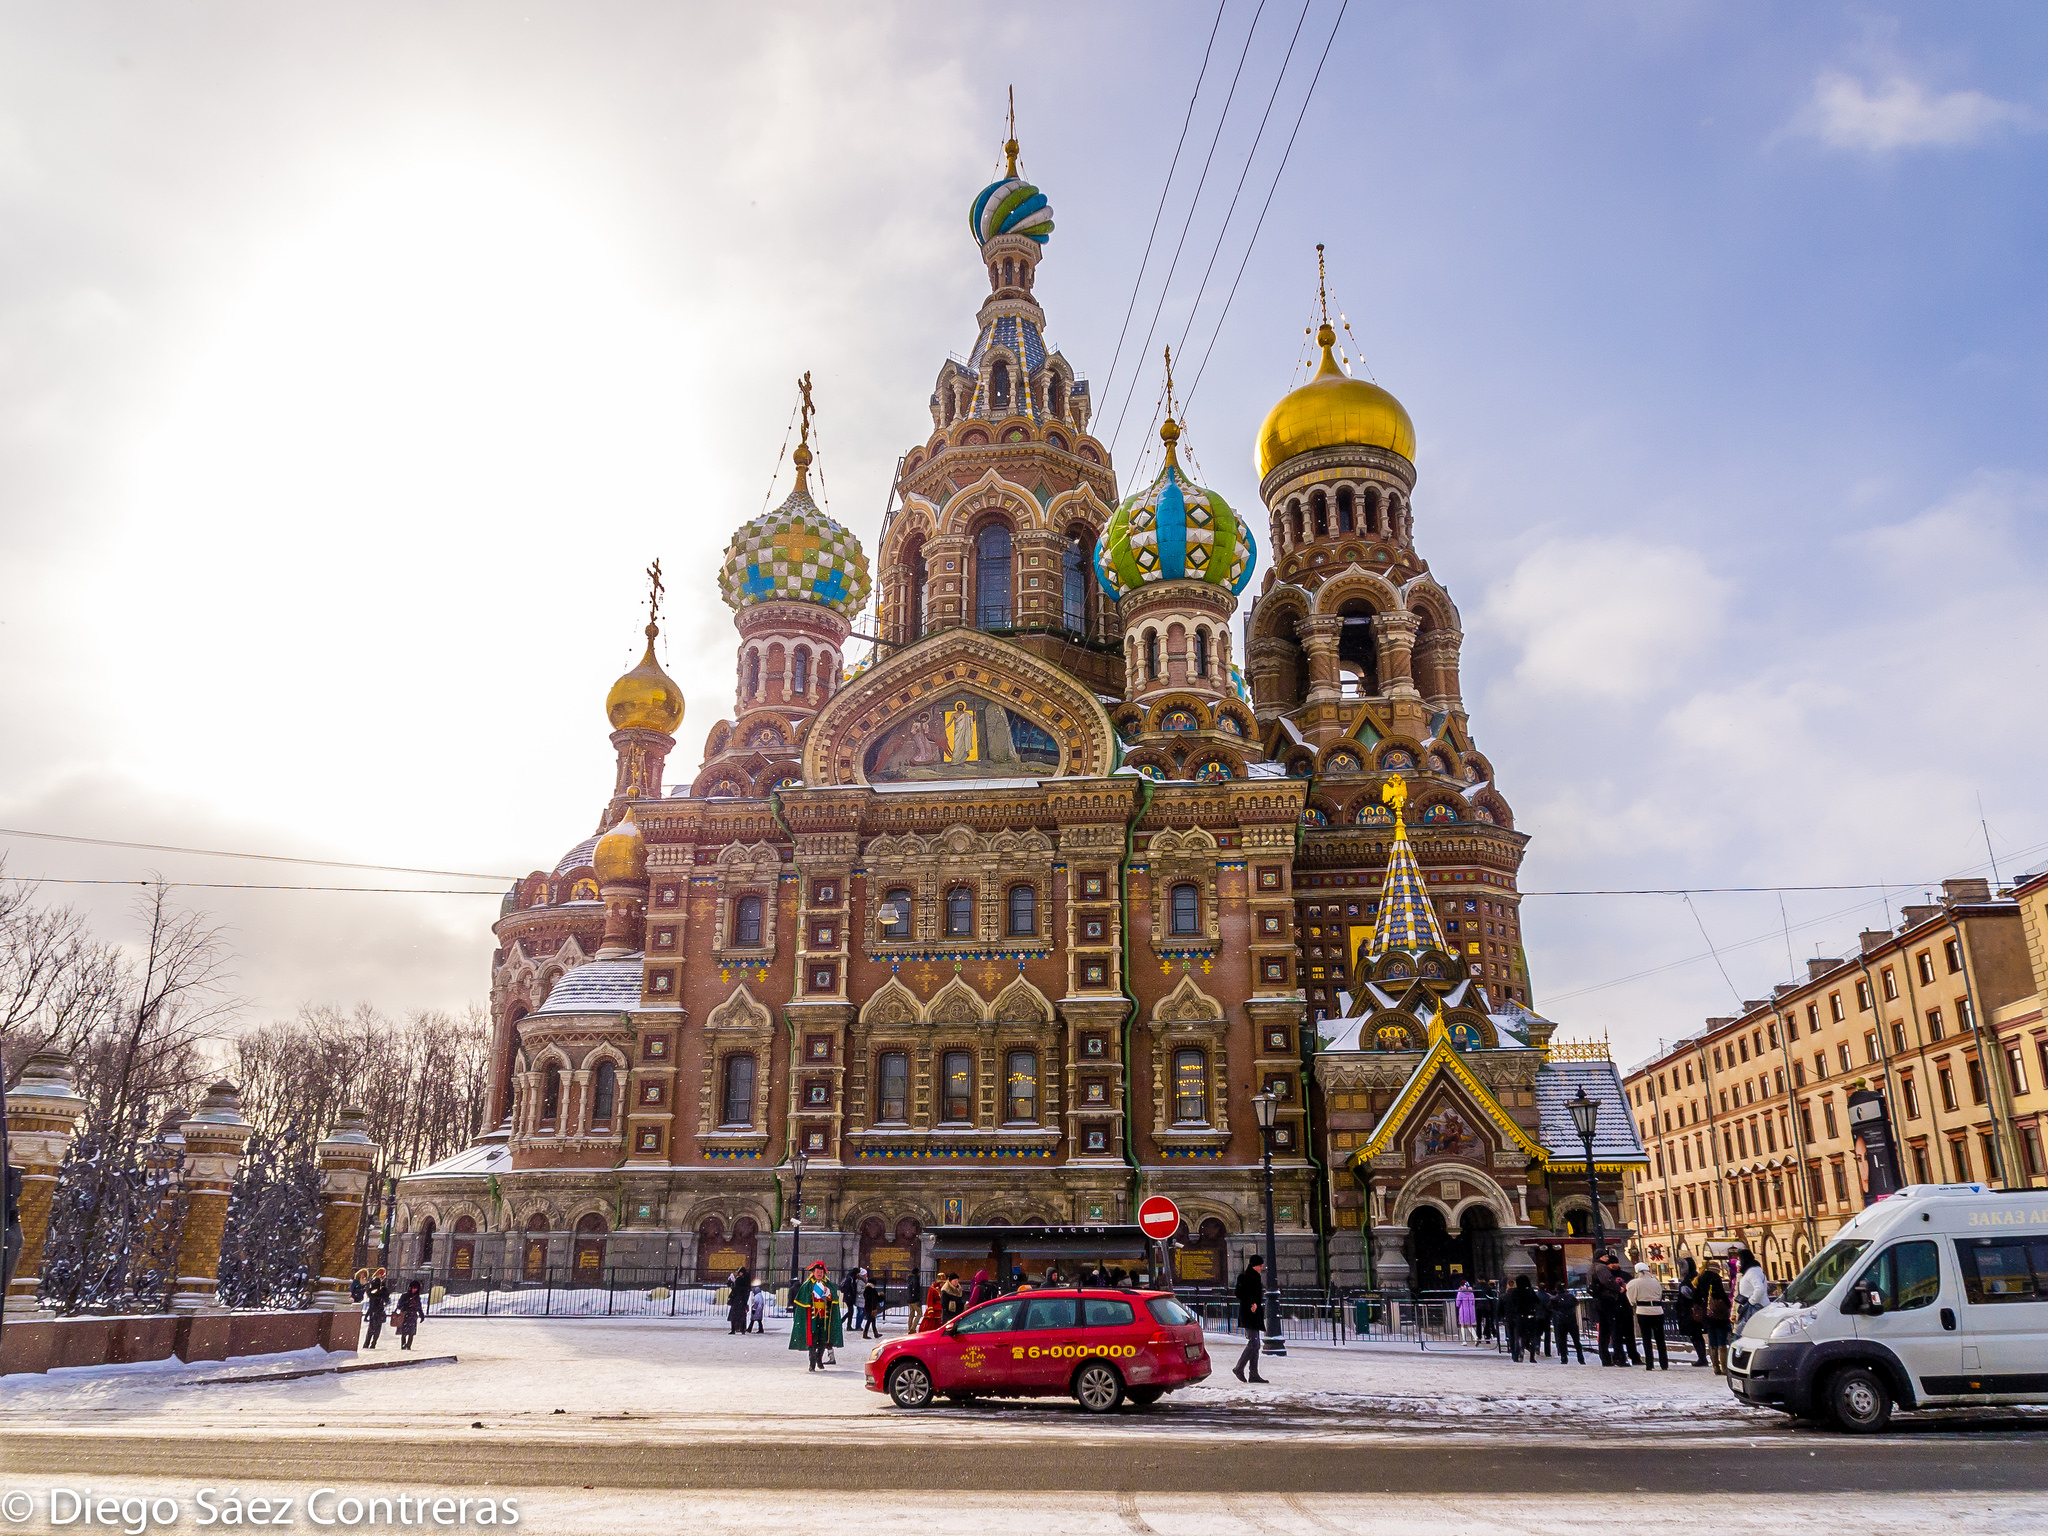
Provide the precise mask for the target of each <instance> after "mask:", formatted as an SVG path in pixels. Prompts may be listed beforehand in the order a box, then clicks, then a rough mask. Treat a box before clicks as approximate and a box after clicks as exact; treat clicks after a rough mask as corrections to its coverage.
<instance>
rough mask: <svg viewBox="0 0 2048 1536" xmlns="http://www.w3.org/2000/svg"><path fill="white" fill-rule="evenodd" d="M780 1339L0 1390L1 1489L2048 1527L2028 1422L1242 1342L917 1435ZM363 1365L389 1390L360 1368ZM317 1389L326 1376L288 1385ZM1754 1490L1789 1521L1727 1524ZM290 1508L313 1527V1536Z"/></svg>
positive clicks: (885, 1524)
mask: <svg viewBox="0 0 2048 1536" xmlns="http://www.w3.org/2000/svg"><path fill="white" fill-rule="evenodd" d="M785 1342H786V1334H775V1333H770V1334H767V1335H764V1336H752V1337H747V1338H733V1337H730V1336H729V1335H727V1334H725V1333H723V1332H721V1331H717V1330H715V1329H711V1328H705V1327H694V1326H676V1325H673V1324H664V1323H654V1322H573V1323H571V1322H563V1321H555V1322H534V1321H525V1320H518V1319H492V1320H490V1321H481V1320H466V1319H445V1318H444V1319H438V1320H435V1321H433V1322H431V1323H430V1324H429V1325H428V1326H427V1327H426V1328H424V1329H423V1330H422V1331H421V1334H420V1339H419V1346H418V1347H419V1353H418V1355H416V1356H408V1355H403V1354H400V1353H398V1352H397V1351H396V1350H394V1349H393V1348H392V1347H391V1346H390V1343H389V1341H387V1342H386V1344H385V1346H384V1347H383V1348H380V1349H379V1350H377V1351H374V1352H365V1353H364V1354H362V1355H361V1356H360V1357H358V1361H357V1362H356V1363H355V1364H354V1365H352V1366H350V1367H349V1368H348V1369H346V1370H344V1371H343V1372H341V1373H339V1374H335V1373H331V1372H326V1371H324V1369H323V1368H324V1367H326V1366H328V1365H331V1364H333V1363H335V1361H336V1359H346V1357H332V1358H330V1357H321V1356H318V1355H317V1354H311V1355H294V1356H283V1357H274V1358H272V1359H269V1360H265V1361H260V1362H248V1361H241V1362H236V1363H234V1364H232V1365H209V1366H183V1365H179V1364H177V1363H176V1362H171V1363H169V1364H166V1365H161V1366H154V1367H131V1368H111V1369H101V1370H96V1371H62V1372H55V1373H52V1374H51V1375H49V1376H43V1377H34V1376H16V1377H10V1378H7V1379H6V1380H5V1381H4V1383H0V1438H4V1444H5V1451H4V1453H0V1458H4V1470H5V1472H6V1474H7V1484H8V1487H9V1488H10V1489H18V1490H25V1491H26V1492H27V1493H28V1495H29V1496H30V1497H31V1498H32V1499H34V1500H36V1501H37V1503H36V1506H35V1507H36V1509H37V1511H38V1513H37V1514H36V1515H35V1516H34V1518H32V1519H31V1520H30V1521H29V1522H28V1523H27V1524H26V1525H23V1524H20V1523H19V1522H16V1528H19V1529H30V1530H34V1529H57V1528H59V1527H55V1526H51V1525H49V1524H48V1521H47V1510H46V1507H45V1506H46V1501H47V1498H48V1494H49V1490H50V1489H52V1488H55V1487H73V1488H78V1487H90V1488H92V1489H94V1490H96V1491H98V1492H102V1493H107V1492H111V1493H119V1494H122V1495H124V1496H149V1497H160V1498H164V1499H168V1500H170V1501H172V1503H173V1504H175V1505H177V1506H178V1509H179V1510H180V1519H181V1520H183V1519H185V1518H188V1517H189V1513H190V1509H191V1502H192V1498H193V1496H194V1494H195V1491H196V1490H199V1489H202V1488H207V1487H212V1488H215V1489H219V1488H223V1487H228V1486H232V1487H234V1488H235V1489H237V1490H238V1492H239V1495H240V1496H241V1497H243V1498H245V1499H246V1498H251V1497H257V1496H267V1497H273V1498H290V1499H296V1500H300V1501H303V1500H304V1499H305V1497H306V1496H307V1495H308V1494H309V1493H310V1492H311V1491H312V1490H313V1489H315V1488H319V1487H323V1486H324V1487H328V1488H338V1489H341V1490H343V1491H344V1492H347V1491H349V1490H354V1491H356V1492H358V1493H361V1494H363V1495H364V1496H366V1497H367V1496H369V1495H372V1494H375V1493H378V1492H383V1493H387V1494H394V1495H395V1494H396V1493H398V1492H400V1491H401V1490H403V1491H407V1492H409V1493H410V1494H411V1496H413V1497H415V1498H417V1497H419V1496H420V1495H421V1490H423V1489H425V1490H429V1491H434V1492H437V1493H438V1492H441V1491H447V1492H450V1493H456V1494H462V1495H481V1496H489V1497H491V1498H494V1499H505V1498H516V1499H517V1500H518V1503H519V1509H520V1510H521V1511H522V1514H521V1520H520V1523H521V1524H523V1525H526V1526H528V1527H530V1528H531V1529H533V1530H536V1531H541V1532H547V1533H556V1532H559V1533H563V1536H581V1533H584V1532H589V1533H592V1536H597V1533H613V1532H616V1531H618V1530H622V1529H631V1530H635V1531H647V1532H657V1531H666V1530H670V1529H675V1530H681V1529H682V1528H683V1526H682V1524H681V1523H680V1519H681V1517H680V1516H679V1514H678V1513H677V1508H678V1507H677V1505H676V1502H675V1499H674V1496H673V1493H672V1492H670V1490H675V1489H690V1490H693V1491H692V1494H691V1497H690V1500H689V1504H688V1508H689V1520H688V1524H689V1528H690V1529H692V1530H701V1529H705V1528H707V1522H708V1524H709V1527H710V1528H714V1529H715V1528H718V1526H719V1525H720V1524H721V1523H727V1521H726V1515H721V1514H718V1513H717V1511H718V1510H720V1509H722V1508H723V1507H724V1502H725V1501H726V1500H727V1499H728V1498H730V1499H733V1500H734V1502H733V1504H732V1507H731V1509H730V1510H729V1511H727V1514H728V1515H730V1517H731V1518H730V1521H729V1523H731V1524H733V1525H736V1526H739V1527H742V1528H745V1529H748V1530H750V1531H780V1530H794V1529H796V1528H797V1524H798V1522H799V1521H801V1522H802V1523H803V1524H804V1526H805V1528H807V1529H808V1528H811V1527H814V1526H816V1525H817V1524H818V1523H819V1522H820V1520H824V1521H826V1522H827V1523H828V1524H829V1525H831V1526H833V1527H836V1528H839V1529H843V1530H847V1531H851V1532H866V1531H893V1530H910V1529H913V1528H916V1529H926V1528H929V1527H930V1526H931V1525H932V1524H933V1523H934V1522H943V1523H957V1521H958V1520H959V1518H960V1517H961V1516H962V1515H963V1514H964V1513H969V1512H971V1511H972V1510H976V1509H983V1508H985V1509H986V1510H987V1511H988V1512H989V1514H990V1516H991V1518H994V1517H997V1516H998V1515H1000V1516H1001V1517H1003V1518H1005V1519H1009V1520H1015V1519H1020V1518H1021V1519H1024V1520H1026V1521H1030V1522H1033V1523H1035V1524H1037V1525H1038V1526H1039V1527H1041V1528H1042V1529H1045V1530H1048V1531H1061V1532H1065V1531H1074V1532H1093V1531H1104V1532H1141V1533H1142V1532H1148V1531H1149V1532H1157V1533H1162V1536H1163V1533H1172V1536H1181V1533H1187V1536H1209V1533H1214V1536H1235V1533H1237V1532H1240V1531H1261V1532H1276V1531H1277V1532H1303V1533H1306V1532H1325V1531H1327V1532H1357V1533H1374V1536H1377V1533H1379V1532H1384V1531H1396V1530H1413V1529H1415V1528H1417V1526H1418V1525H1420V1524H1422V1523H1424V1522H1427V1523H1428V1524H1429V1525H1430V1526H1431V1527H1432V1528H1433V1529H1436V1530H1441V1531H1445V1532H1465V1531H1470V1532H1494V1531H1502V1530H1509V1529H1513V1530H1518V1531H1564V1530H1572V1529H1583V1528H1585V1527H1586V1525H1588V1524H1606V1523H1610V1522H1612V1521H1615V1520H1625V1521H1630V1522H1640V1521H1642V1520H1646V1519H1649V1520H1654V1521H1655V1522H1656V1524H1657V1525H1658V1527H1659V1528H1660V1529H1668V1530H1676V1531H1692V1530H1702V1531H1704V1530H1706V1529H1709V1528H1710V1527H1711V1528H1712V1529H1715V1530H1727V1529H1730V1528H1731V1527H1732V1528H1735V1529H1748V1528H1752V1527H1751V1524H1750V1521H1751V1520H1752V1519H1753V1520H1754V1522H1755V1526H1754V1528H1758V1529H1762V1528H1765V1527H1766V1526H1768V1528H1770V1529H1773V1530H1777V1531H1805V1530H1813V1531H1816V1532H1817V1531H1820V1530H1821V1529H1823V1526H1824V1525H1825V1526H1826V1527H1827V1528H1828V1529H1831V1530H1838V1529H1839V1528H1840V1521H1841V1519H1842V1518H1843V1517H1844V1514H1845V1510H1846V1509H1847V1507H1848V1506H1847V1505H1846V1504H1845V1502H1844V1501H1845V1499H1846V1500H1848V1501H1849V1502H1850V1503H1856V1502H1858V1501H1861V1500H1865V1499H1872V1498H1873V1496H1875V1495H1877V1494H1879V1493H1884V1494H1886V1497H1885V1498H1884V1499H1883V1502H1882V1504H1881V1505H1880V1504H1878V1503H1876V1502H1872V1503H1871V1505H1870V1508H1869V1510H1868V1517H1869V1518H1870V1519H1871V1520H1873V1521H1876V1522H1879V1523H1881V1524H1882V1526H1883V1528H1884V1529H1886V1530H1887V1531H1888V1532H1889V1531H1923V1530H1924V1531H1930V1532H1932V1531H1937V1530H1939V1531H1950V1530H1955V1529H1958V1528H1961V1529H1986V1528H1989V1527H1990V1526H1991V1525H1993V1524H1995V1525H1996V1526H1997V1527H1998V1528H1999V1529H2001V1530H2011V1531H2048V1515H2044V1514H2042V1512H2041V1511H2040V1509H2039V1501H2038V1498H2037V1497H2036V1490H2038V1488H2039V1486H2040V1485H2041V1483H2042V1481H2043V1480H2044V1475H2048V1436H2044V1435H2042V1434H2041V1433H2040V1431H2039V1430H2038V1429H2037V1428H2036V1427H2035V1426H2036V1423H2038V1422H2039V1421H2038V1418H2037V1417H2030V1416H2022V1415H2014V1414H2006V1415H2002V1416H1998V1417H1991V1416H1988V1415H1987V1416H1983V1417H1980V1418H1979V1419H1977V1420H1975V1421H1956V1420H1949V1421H1935V1420H1922V1419H1916V1418H1914V1417H1912V1416H1902V1417H1901V1418H1900V1419H1899V1420H1898V1421H1897V1422H1896V1423H1895V1425H1894V1427H1893V1429H1892V1431H1891V1432H1889V1433H1888V1434H1886V1435H1883V1436H1879V1437H1875V1438H1869V1439H1851V1438H1847V1437H1843V1436H1839V1435H1835V1434H1832V1433H1827V1432H1824V1431H1820V1430H1816V1429H1813V1428H1810V1427H1803V1426H1793V1425H1791V1424H1790V1423H1788V1422H1787V1421H1786V1420H1785V1419H1783V1418H1782V1417H1781V1416H1779V1415H1776V1414H1769V1413H1764V1412H1761V1411H1756V1410H1749V1409H1745V1408H1743V1407H1741V1406H1740V1405H1738V1404H1737V1403H1736V1402H1735V1401H1734V1399H1733V1398H1732V1397H1731V1396H1730V1395H1729V1393H1728V1390H1727V1388H1726V1386H1725V1385H1724V1384H1723V1383H1722V1381H1721V1380H1720V1378H1718V1377H1716V1376H1714V1375H1713V1374H1712V1373H1711V1372H1710V1371H1704V1370H1696V1369H1693V1368H1692V1367H1690V1366H1687V1365H1682V1364H1679V1365H1674V1366H1673V1368H1672V1369H1671V1370H1670V1371H1669V1372H1656V1373H1649V1372H1644V1371H1640V1370H1604V1369H1602V1368H1601V1367H1600V1366H1598V1365H1597V1364H1593V1365H1587V1366H1579V1365H1577V1364H1573V1365H1570V1366H1561V1365H1559V1364H1558V1363H1557V1362H1556V1361H1554V1360H1546V1361H1541V1362H1538V1363H1535V1364H1527V1363H1524V1364H1521V1365H1515V1364H1513V1363H1511V1362H1510V1361H1508V1360H1507V1359H1505V1358H1504V1357H1502V1356H1499V1355H1496V1354H1494V1353H1492V1352H1490V1351H1462V1350H1435V1349H1432V1350H1430V1351H1428V1352H1427V1353H1424V1352H1421V1351H1417V1350H1415V1349H1413V1348H1412V1347H1398V1348H1397V1347H1387V1346H1370V1345H1368V1346H1359V1345H1352V1346H1349V1347H1345V1348H1338V1347H1335V1346H1329V1345H1320V1346H1318V1345H1307V1346H1297V1347H1296V1348H1295V1349H1294V1351H1293V1352H1292V1353H1291V1354H1290V1355H1288V1356H1287V1357H1286V1358H1284V1359H1272V1358H1269V1359H1268V1361H1267V1363H1266V1367H1265V1368H1266V1371H1267V1373H1268V1375H1269V1376H1270V1377H1271V1378H1272V1382H1271V1385H1269V1386H1266V1387H1253V1386H1246V1385H1241V1384H1240V1383H1238V1382H1237V1381H1235V1380H1233V1379H1232V1378H1231V1376H1230V1375H1229V1370H1228V1367H1229V1363H1230V1361H1231V1359H1232V1358H1234V1355H1235V1351H1236V1346H1237V1341H1235V1340H1232V1339H1229V1338H1226V1337H1224V1336H1221V1335H1212V1336H1211V1338H1210V1340H1209V1347H1210V1351H1211V1355H1212V1358H1213V1359H1214V1360H1215V1361H1216V1367H1217V1368H1216V1372H1215V1374H1214V1375H1213V1376H1212V1377H1211V1378H1210V1379H1209V1381H1208V1382H1205V1383H1204V1384H1202V1385H1201V1386H1199V1387H1196V1388H1192V1389H1189V1390H1187V1391H1184V1392H1181V1393H1178V1394H1175V1395H1173V1396H1170V1397H1168V1398H1167V1399H1166V1400H1165V1401H1164V1402H1162V1403H1161V1404H1159V1405H1158V1406H1156V1407H1155V1408H1152V1409H1150V1410H1136V1409H1132V1408H1128V1407H1127V1408H1126V1409H1124V1410H1123V1411H1122V1412H1120V1413H1118V1414H1116V1415H1114V1416H1110V1417H1104V1418H1097V1417H1090V1416H1087V1415H1084V1414H1082V1413H1081V1412H1080V1410H1079V1409H1078V1407H1077V1406H1076V1405H1075V1404H1074V1403H1072V1402H1071V1401H1069V1400H1066V1399H1041V1400H1038V1401H1034V1402H1019V1401H1012V1402H994V1403H981V1404H976V1405H974V1406H971V1407H956V1406H951V1405H946V1406H940V1407H936V1408H933V1409H930V1410H927V1411H925V1412H921V1413H905V1412H902V1411H900V1410H897V1409H895V1408H893V1407H891V1406H890V1405H889V1404H888V1402H887V1401H886V1399H884V1398H883V1397H882V1396H881V1395H880V1394H878V1393H873V1392H869V1391H867V1390H866V1389H865V1387H864V1386H863V1384H862V1377H861V1363H862V1362H863V1361H864V1360H865V1358H866V1349H867V1348H868V1347H869V1346H864V1345H861V1344H859V1343H858V1341H856V1342H855V1343H854V1344H853V1345H850V1346H849V1347H848V1348H846V1349H844V1350H842V1351H840V1357H839V1358H840V1364H839V1365H838V1367H837V1368H836V1369H833V1370H831V1371H828V1372H827V1373H825V1374H824V1375H822V1376H813V1375H810V1374H808V1373H807V1372H806V1371H805V1369H804V1358H803V1356H802V1355H801V1354H798V1353H796V1352H793V1351H791V1350H789V1349H787V1348H786V1347H785ZM448 1355H454V1356H456V1357H457V1360H456V1361H455V1363H452V1364H450V1363H431V1362H434V1361H435V1360H436V1359H438V1358H442V1357H446V1356H448ZM398 1361H405V1362H406V1363H405V1364H404V1365H403V1366H399V1367H397V1368H388V1367H391V1366H393V1364H394V1363H395V1362H398ZM415 1362H417V1363H415ZM373 1364H374V1365H376V1366H379V1367H386V1368H378V1369H362V1368H361V1367H363V1366H368V1365H373ZM307 1371H315V1372H319V1374H301V1375H296V1376H291V1377H289V1378H288V1379H286V1378H285V1376H284V1373H288V1372H307ZM272 1377H275V1378H278V1379H267V1378H272ZM230 1378H236V1379H230ZM249 1378H256V1379H253V1380H252V1379H249ZM750 1489H751V1490H757V1491H756V1492H755V1493H754V1494H753V1495H752V1497H751V1501H750V1502H747V1503H746V1504H745V1505H744V1508H743V1507H742V1504H741V1503H740V1502H739V1501H738V1491H739V1490H750ZM930 1490H942V1491H943V1492H932V1491H930ZM1077 1490H1080V1491H1077ZM1270 1490H1284V1492H1274V1491H1270ZM1510 1490H1512V1491H1513V1492H1512V1493H1511V1492H1510ZM1761 1493H1770V1494H1773V1495H1783V1496H1782V1497H1772V1498H1770V1499H1767V1500H1756V1499H1745V1498H1741V1497H1728V1496H1737V1495H1748V1494H1761ZM1529 1495H1540V1496H1541V1499H1542V1500H1543V1502H1542V1505H1541V1508H1542V1510H1543V1512H1544V1513H1543V1515H1542V1517H1541V1518H1537V1517H1536V1516H1535V1514H1534V1512H1533V1511H1532V1508H1531V1506H1530V1504H1529V1503H1528V1496H1529ZM331 1497H332V1496H330V1499H331ZM299 1508H300V1512H301V1518H300V1519H299V1520H298V1521H297V1522H296V1523H297V1524H298V1525H299V1526H300V1527H301V1528H311V1526H312V1524H317V1522H311V1523H309V1522H307V1521H306V1520H305V1519H304V1518H303V1516H304V1513H305V1511H304V1506H303V1502H301V1504H300V1506H299ZM5 1512H6V1511H5V1510H4V1509H0V1513H5ZM1880 1516H1881V1519H1880ZM10 1518H11V1517H10ZM157 1528H163V1529H187V1528H189V1529H194V1530H197V1529H201V1528H202V1527H199V1526H197V1525H189V1526H188V1525H184V1524H179V1523H176V1522H173V1523H170V1524H165V1523H163V1522H158V1525H157ZM216 1528H218V1527H216Z"/></svg>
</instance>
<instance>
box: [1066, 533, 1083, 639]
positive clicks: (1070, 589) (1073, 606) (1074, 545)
mask: <svg viewBox="0 0 2048 1536" xmlns="http://www.w3.org/2000/svg"><path fill="white" fill-rule="evenodd" d="M1060 608H1061V614H1060V617H1061V621H1062V622H1063V623H1064V624H1065V625H1066V626H1067V628H1068V629H1071V630H1075V631H1077V632H1085V631H1086V630H1087V628H1088V551H1087V550H1086V549H1084V548H1082V545H1081V535H1080V534H1078V533H1071V534H1068V535H1067V547H1066V549H1065V550H1064V551H1063V552H1062V553H1061V555H1060Z"/></svg>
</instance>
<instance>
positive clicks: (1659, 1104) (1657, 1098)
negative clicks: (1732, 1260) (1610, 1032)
mask: <svg viewBox="0 0 2048 1536" xmlns="http://www.w3.org/2000/svg"><path fill="white" fill-rule="evenodd" d="M1666 1070H1669V1069H1668V1067H1667V1069H1666ZM1644 1081H1645V1082H1646V1083H1647V1084H1648V1085H1649V1089H1650V1113H1651V1114H1652V1115H1654V1116H1656V1120H1655V1122H1654V1123H1655V1124H1656V1126H1657V1127H1658V1129H1657V1131H1656V1133H1655V1134H1656V1138H1657V1143H1658V1146H1657V1165H1658V1176H1659V1177H1660V1178H1662V1179H1663V1181H1664V1198H1665V1199H1666V1200H1667V1201H1668V1200H1670V1199H1671V1163H1672V1157H1671V1140H1670V1138H1671V1132H1670V1131H1668V1130H1665V1129H1664V1128H1663V1126H1664V1107H1663V1106H1664V1094H1663V1092H1662V1091H1661V1090H1660V1089H1659V1088H1658V1087H1657V1073H1656V1071H1655V1070H1652V1071H1651V1072H1650V1073H1649V1075H1648V1076H1647V1077H1646V1078H1645V1079H1644ZM1664 1226H1665V1228H1666V1231H1667V1234H1669V1235H1670V1237H1671V1246H1672V1248H1673V1249H1674V1250H1675V1249H1676V1248H1677V1247H1678V1242H1677V1237H1676V1234H1677V1232H1678V1224H1677V1223H1676V1222H1675V1221H1673V1220H1672V1219H1671V1218H1670V1216H1668V1215H1667V1216H1666V1217H1665V1218H1664ZM1670 1262H1671V1267H1672V1269H1673V1271H1676V1270H1677V1268H1678V1255H1677V1253H1676V1252H1673V1254H1672V1255H1671V1260H1670Z"/></svg>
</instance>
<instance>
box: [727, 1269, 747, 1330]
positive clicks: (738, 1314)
mask: <svg viewBox="0 0 2048 1536" xmlns="http://www.w3.org/2000/svg"><path fill="white" fill-rule="evenodd" d="M753 1294H754V1276H753V1272H752V1271H751V1270H749V1269H748V1268H747V1267H746V1266H745V1265H744V1264H742V1265H741V1266H740V1267H739V1268H738V1269H736V1270H734V1271H733V1272H732V1289H731V1290H729V1291H727V1292H726V1295H725V1320H726V1322H727V1323H728V1324H729V1325H730V1326H729V1327H728V1328H727V1329H726V1331H727V1332H728V1333H745V1332H746V1331H747V1302H748V1301H749V1300H750V1299H751V1298H752V1296H753Z"/></svg>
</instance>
